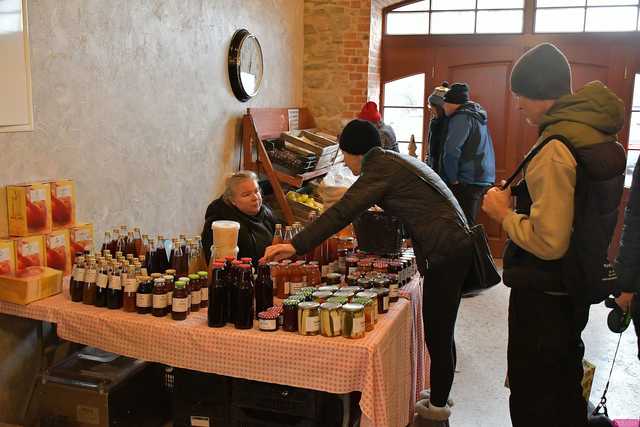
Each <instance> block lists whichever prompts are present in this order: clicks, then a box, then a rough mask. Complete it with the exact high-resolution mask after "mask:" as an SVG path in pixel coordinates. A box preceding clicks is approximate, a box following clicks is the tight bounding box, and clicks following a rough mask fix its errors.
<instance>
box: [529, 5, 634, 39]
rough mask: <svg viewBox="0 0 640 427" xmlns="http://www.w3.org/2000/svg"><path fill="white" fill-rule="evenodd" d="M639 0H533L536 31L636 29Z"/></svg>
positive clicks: (573, 31)
mask: <svg viewBox="0 0 640 427" xmlns="http://www.w3.org/2000/svg"><path fill="white" fill-rule="evenodd" d="M639 6H640V5H639V0H537V3H536V21H535V32H536V33H580V32H606V31H609V32H613V31H636V30H638V29H640V28H639V25H640V24H639V22H638V13H639V10H638V9H639Z"/></svg>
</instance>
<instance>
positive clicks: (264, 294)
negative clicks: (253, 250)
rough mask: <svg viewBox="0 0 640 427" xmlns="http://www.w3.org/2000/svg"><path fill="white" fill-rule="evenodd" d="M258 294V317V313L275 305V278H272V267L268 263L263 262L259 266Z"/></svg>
mask: <svg viewBox="0 0 640 427" xmlns="http://www.w3.org/2000/svg"><path fill="white" fill-rule="evenodd" d="M255 294H256V310H255V313H256V319H257V315H258V313H260V312H262V311H265V310H266V309H268V308H269V307H271V306H273V280H271V269H270V268H269V265H268V264H265V263H261V264H260V265H259V266H258V277H257V278H256V283H255Z"/></svg>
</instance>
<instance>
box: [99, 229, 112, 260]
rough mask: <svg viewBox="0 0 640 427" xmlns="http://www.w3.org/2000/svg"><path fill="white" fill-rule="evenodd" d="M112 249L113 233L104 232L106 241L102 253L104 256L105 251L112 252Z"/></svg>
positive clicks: (101, 249) (103, 243)
mask: <svg viewBox="0 0 640 427" xmlns="http://www.w3.org/2000/svg"><path fill="white" fill-rule="evenodd" d="M110 247H111V232H110V231H105V232H104V241H103V242H102V247H101V248H100V253H101V254H103V255H104V251H105V250H110V249H109V248H110Z"/></svg>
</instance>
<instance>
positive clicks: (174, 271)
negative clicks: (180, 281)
mask: <svg viewBox="0 0 640 427" xmlns="http://www.w3.org/2000/svg"><path fill="white" fill-rule="evenodd" d="M164 272H165V273H167V274H170V275H172V276H175V275H176V270H174V269H173V268H170V269H168V270H165V271H164ZM153 274H160V273H153Z"/></svg>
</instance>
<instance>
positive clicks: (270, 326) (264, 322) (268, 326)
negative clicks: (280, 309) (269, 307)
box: [259, 319, 276, 331]
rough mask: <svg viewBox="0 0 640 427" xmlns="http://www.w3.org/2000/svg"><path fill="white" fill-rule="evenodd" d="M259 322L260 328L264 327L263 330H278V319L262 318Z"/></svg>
mask: <svg viewBox="0 0 640 427" xmlns="http://www.w3.org/2000/svg"><path fill="white" fill-rule="evenodd" d="M259 324H260V329H262V330H263V331H275V330H276V319H260V321H259Z"/></svg>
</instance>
